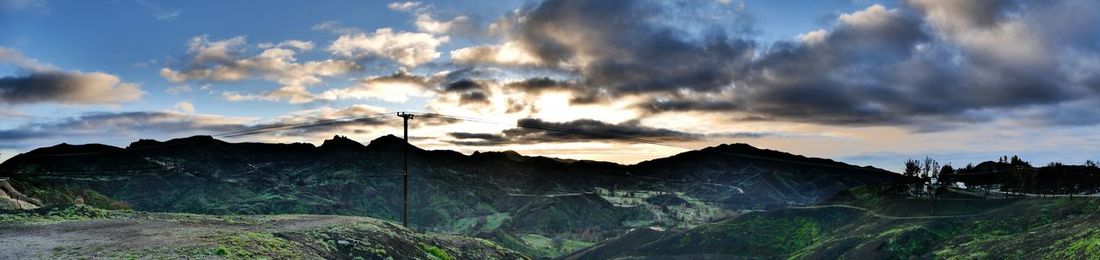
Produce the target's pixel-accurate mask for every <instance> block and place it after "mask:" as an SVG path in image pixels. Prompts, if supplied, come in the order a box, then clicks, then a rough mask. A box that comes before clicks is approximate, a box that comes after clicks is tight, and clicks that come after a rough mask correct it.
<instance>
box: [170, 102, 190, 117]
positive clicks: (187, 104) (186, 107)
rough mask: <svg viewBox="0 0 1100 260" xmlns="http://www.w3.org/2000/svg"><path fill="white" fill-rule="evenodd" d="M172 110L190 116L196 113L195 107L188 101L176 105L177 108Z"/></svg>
mask: <svg viewBox="0 0 1100 260" xmlns="http://www.w3.org/2000/svg"><path fill="white" fill-rule="evenodd" d="M172 108H173V109H176V110H178V111H180V112H184V113H188V114H192V113H195V105H194V104H191V102H187V101H184V102H179V103H176V106H174V107H172Z"/></svg>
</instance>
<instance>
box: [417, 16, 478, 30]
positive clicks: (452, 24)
mask: <svg viewBox="0 0 1100 260" xmlns="http://www.w3.org/2000/svg"><path fill="white" fill-rule="evenodd" d="M414 24H415V25H416V28H417V29H419V30H420V31H423V32H428V33H434V34H446V33H450V32H452V31H472V30H473V26H474V25H473V24H471V23H470V17H467V16H464V15H460V16H456V17H455V18H454V19H451V20H450V21H439V20H435V19H434V18H432V16H431V15H429V14H427V13H421V14H418V15H416V22H415V23H414Z"/></svg>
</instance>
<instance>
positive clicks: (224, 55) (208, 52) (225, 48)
mask: <svg viewBox="0 0 1100 260" xmlns="http://www.w3.org/2000/svg"><path fill="white" fill-rule="evenodd" d="M244 43H245V38H244V36H237V37H233V38H229V39H225V40H220V41H211V40H210V36H209V35H205V34H204V35H199V36H195V37H192V38H191V40H190V41H189V42H188V44H187V46H188V51H190V52H191V53H193V54H194V55H195V56H194V61H195V62H207V61H223V60H229V59H231V58H232V57H233V56H234V54H233V52H234V51H235V49H237V48H238V47H240V46H242V45H244Z"/></svg>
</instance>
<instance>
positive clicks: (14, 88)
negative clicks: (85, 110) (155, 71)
mask: <svg viewBox="0 0 1100 260" xmlns="http://www.w3.org/2000/svg"><path fill="white" fill-rule="evenodd" d="M0 62H8V63H12V64H14V65H15V66H17V67H19V68H22V69H25V70H29V73H28V74H27V75H19V76H5V77H0V103H7V104H33V103H46V102H50V103H59V104H82V105H88V104H119V103H123V102H130V101H135V100H138V99H140V98H141V96H142V95H144V92H143V91H141V87H140V86H139V85H138V84H135V83H128V82H123V81H122V80H121V79H119V77H118V76H115V75H111V74H107V73H102V72H81V71H62V70H58V69H57V68H55V67H54V66H52V65H49V64H43V63H40V62H38V61H36V60H34V59H29V58H26V57H23V56H22V55H20V54H19V53H18V52H16V51H14V50H10V49H5V48H0Z"/></svg>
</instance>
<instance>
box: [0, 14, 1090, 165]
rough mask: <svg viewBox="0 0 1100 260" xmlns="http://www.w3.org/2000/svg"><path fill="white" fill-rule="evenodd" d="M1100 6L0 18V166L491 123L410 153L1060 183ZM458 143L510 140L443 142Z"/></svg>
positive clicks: (432, 138)
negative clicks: (823, 166)
mask: <svg viewBox="0 0 1100 260" xmlns="http://www.w3.org/2000/svg"><path fill="white" fill-rule="evenodd" d="M1096 9H1098V8H1096V4H1095V3H1090V2H1088V1H1078V0H1059V1H1054V2H1052V3H1046V4H1044V3H1042V2H1033V1H974V2H970V3H963V4H945V3H939V2H935V1H925V0H908V1H851V0H826V1H763V0H746V1H738V0H731V1H710V0H698V1H654V2H650V1H634V2H631V1H604V2H599V3H596V2H586V1H567V0H562V1H558V0H547V1H423V2H389V1H323V2H315V1H269V2H265V3H263V4H257V3H255V2H246V1H154V0H140V1H130V0H115V1H64V2H63V1H51V0H0V28H2V30H3V31H4V33H3V34H0V48H3V49H0V77H4V79H7V80H8V81H5V82H6V83H4V84H8V85H7V86H0V90H4V89H7V90H6V91H9V93H8V94H6V95H9V96H6V97H4V98H0V108H2V109H3V110H4V111H5V112H4V113H2V114H0V118H2V119H3V120H0V129H3V130H0V141H2V142H4V144H3V145H0V160H3V159H6V158H9V157H10V156H11V155H13V154H14V153H18V152H24V151H27V150H29V149H33V148H35V147H40V146H48V145H53V144H56V143H61V142H68V143H91V142H102V143H108V144H112V145H119V146H125V145H126V144H128V143H129V142H130V141H133V140H136V139H139V138H155V139H166V138H174V137H182V136H186V135H192V134H213V133H218V130H233V129H243V128H247V127H253V126H260V125H270V124H290V123H302V122H307V121H308V120H318V119H326V118H331V117H337V116H347V115H354V113H368V112H378V113H381V112H394V111H423V112H437V113H445V114H456V115H463V116H469V117H479V118H491V119H494V120H499V121H501V122H504V123H505V124H500V125H496V126H478V125H477V124H476V123H469V122H466V123H456V124H443V123H439V124H436V123H425V125H423V126H420V127H421V131H420V132H419V134H420V135H422V137H424V139H422V140H423V141H421V143H419V144H418V145H422V146H426V147H431V148H438V149H456V150H460V151H464V152H470V151H473V150H502V149H512V150H517V151H520V152H521V153H526V154H541V155H550V156H561V157H570V158H584V159H599V160H613V161H620V162H636V161H640V160H645V159H650V158H653V157H658V156H666V155H669V154H672V153H676V152H680V151H682V150H683V149H676V148H671V147H652V146H646V145H639V144H624V143H616V142H610V141H607V140H583V139H570V140H565V141H561V140H557V141H552V142H541V143H540V142H535V141H533V140H539V137H540V136H537V135H536V134H530V135H527V136H507V135H506V134H505V132H506V131H505V130H508V128H509V127H510V126H509V125H508V124H510V123H512V122H515V121H516V120H521V119H539V120H541V121H543V122H545V123H548V124H558V125H560V126H576V127H580V128H583V129H596V130H599V129H604V130H607V131H613V132H623V133H629V134H636V135H638V136H637V137H640V138H654V139H660V140H667V142H668V143H669V145H670V146H675V147H686V148H698V147H704V146H707V145H714V144H718V143H724V142H746V143H750V144H754V145H757V146H762V147H767V148H773V149H779V150H785V151H790V152H795V153H801V154H808V155H815V156H825V157H831V158H837V159H842V160H847V161H850V162H854V163H860V164H872V165H876V166H880V167H885V168H890V169H896V168H897V165H899V164H900V162H901V161H902V160H904V159H905V158H909V157H913V158H915V157H923V156H925V155H928V156H938V157H941V159H942V160H946V161H959V163H963V162H970V161H975V160H980V158H988V159H992V158H996V157H998V156H1000V155H1001V154H1010V153H1011V154H1024V155H1029V156H1031V158H1034V160H1036V161H1055V160H1064V161H1068V162H1076V161H1083V160H1084V159H1093V158H1094V157H1100V155H1098V154H1097V150H1096V148H1090V147H1086V146H1087V145H1080V146H1081V147H1080V148H1077V147H1073V148H1070V149H1066V148H1065V147H1061V146H1057V145H1054V146H1047V145H1037V146H1036V145H1032V146H1029V145H1026V144H1028V143H1034V142H1038V143H1044V144H1062V143H1069V144H1098V140H1097V139H1096V138H1094V137H1091V135H1089V134H1088V133H1091V132H1092V131H1094V130H1096V126H1095V125H1096V123H1098V122H1100V119H1097V118H1093V117H1092V116H1090V115H1089V114H1092V113H1090V112H1095V106H1094V105H1095V104H1100V101H1098V100H1100V98H1097V96H1100V95H1097V94H1096V92H1100V87H1097V86H1096V85H1097V84H1098V83H1097V82H1100V80H1096V78H1100V76H1097V75H1096V73H1095V72H1092V71H1094V68H1100V65H1098V64H1100V61H1098V60H1100V58H1097V57H1100V55H1098V54H1097V49H1100V33H1098V32H1097V30H1094V29H1077V28H1080V26H1079V25H1084V24H1090V23H1091V22H1095V21H1094V20H1096V19H1094V18H1088V17H1090V16H1089V15H1090V14H1097V13H1100V11H1098V10H1096ZM1066 12H1070V13H1072V12H1076V14H1075V15H1066V14H1063V15H1059V13H1066ZM1074 17H1076V18H1074ZM1039 21H1044V22H1039ZM1037 36H1041V37H1037ZM1035 38H1039V39H1040V40H1035ZM295 44H307V45H295ZM395 46H396V47H395ZM223 47H224V48H223ZM899 71H907V72H909V73H904V74H899V73H898V72H899ZM1042 75H1048V76H1042ZM1049 75H1054V76H1049ZM533 79H545V80H546V82H550V83H545V84H544V85H537V84H534V83H533V82H536V81H530V80H533ZM58 82H62V83H64V82H68V83H69V84H68V85H65V84H62V85H56V84H60V83H58ZM461 82H468V83H472V84H467V85H462V84H459V83H461ZM528 83H530V84H528ZM43 84H46V85H43ZM49 84H55V85H49ZM547 84H548V85H547ZM42 88H48V89H49V91H46V90H41V89H42ZM55 88H56V89H55ZM69 92H71V93H69ZM982 93H998V94H992V95H984V94H982ZM134 112H137V113H141V114H140V115H141V117H140V118H135V117H134V114H132V113H134ZM128 113H130V114H128ZM585 120H588V121H585ZM166 122H168V123H171V124H168V123H166ZM394 130H395V128H393V126H392V125H348V126H343V127H342V128H337V129H330V131H326V132H276V133H272V134H267V135H259V136H248V137H240V138H239V139H237V140H235V141H271V142H293V141H302V142H312V143H317V142H319V141H321V140H323V139H324V138H325V137H326V136H331V135H333V134H349V133H351V135H352V136H353V137H354V138H356V139H357V140H360V141H364V142H365V141H368V140H370V139H373V138H374V137H377V136H379V135H382V134H389V133H396V132H394ZM473 132H476V133H481V134H492V135H500V136H502V137H504V139H506V141H503V142H500V140H498V139H499V138H498V139H493V140H489V139H477V138H473V139H463V138H459V136H463V135H461V134H456V133H473ZM662 133H665V134H668V133H674V134H672V135H671V136H666V135H662ZM981 133H989V134H981ZM1036 133H1041V134H1039V135H1036ZM994 138H1013V140H1012V141H1004V140H1003V139H995V140H996V141H994ZM494 140H495V141H494ZM543 140H545V139H543ZM1025 140H1026V142H1025ZM490 141H494V142H490ZM994 142H995V143H997V144H996V145H990V143H994ZM1091 147H1096V146H1095V145H1092V146H1091ZM623 150H629V151H631V152H622V151H623ZM1025 158H1028V157H1025Z"/></svg>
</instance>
